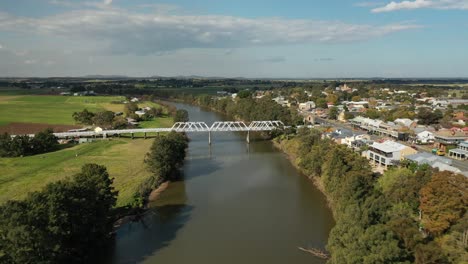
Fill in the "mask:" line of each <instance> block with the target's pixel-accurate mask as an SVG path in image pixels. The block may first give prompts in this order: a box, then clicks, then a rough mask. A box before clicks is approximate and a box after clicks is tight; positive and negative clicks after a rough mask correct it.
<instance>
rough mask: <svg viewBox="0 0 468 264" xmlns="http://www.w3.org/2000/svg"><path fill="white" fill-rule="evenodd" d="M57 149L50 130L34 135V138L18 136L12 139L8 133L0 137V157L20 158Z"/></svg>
mask: <svg viewBox="0 0 468 264" xmlns="http://www.w3.org/2000/svg"><path fill="white" fill-rule="evenodd" d="M57 148H58V141H57V137H55V136H54V134H53V131H52V129H46V130H44V131H41V132H39V133H36V134H35V135H34V137H30V136H28V135H18V136H15V137H12V136H11V135H10V134H8V133H4V134H2V135H0V157H21V156H30V155H35V154H41V153H46V152H50V151H53V150H56V149H57Z"/></svg>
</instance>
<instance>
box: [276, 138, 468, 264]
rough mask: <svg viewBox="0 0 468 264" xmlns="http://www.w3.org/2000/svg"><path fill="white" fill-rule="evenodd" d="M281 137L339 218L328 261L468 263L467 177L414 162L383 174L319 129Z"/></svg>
mask: <svg viewBox="0 0 468 264" xmlns="http://www.w3.org/2000/svg"><path fill="white" fill-rule="evenodd" d="M275 145H276V146H278V147H279V148H280V149H281V150H282V151H284V152H285V153H287V154H288V155H289V157H290V159H291V161H292V163H294V164H295V165H296V166H297V167H298V168H299V169H301V170H302V171H303V172H304V173H306V174H307V175H308V176H309V177H311V178H312V179H314V181H315V182H316V183H317V185H318V186H319V188H320V189H321V190H322V191H323V192H324V193H325V194H326V196H327V198H328V200H329V203H330V205H331V208H332V211H333V214H334V216H335V220H336V225H335V227H334V228H333V229H332V231H331V233H330V237H329V240H328V244H327V249H328V251H329V252H330V255H331V257H330V259H329V261H328V263H333V264H343V263H369V264H370V263H418V264H423V263H467V261H468V253H467V246H468V245H467V240H466V237H467V236H468V217H467V215H466V208H467V201H468V197H467V192H466V188H467V183H468V180H467V178H466V177H464V176H462V175H456V174H453V173H449V172H439V171H433V170H432V169H430V168H429V167H428V166H416V165H414V164H407V166H406V168H396V169H392V170H389V171H387V172H386V173H384V175H382V176H379V175H375V174H373V173H372V171H371V168H370V166H369V163H368V161H367V160H366V159H364V158H363V157H361V156H360V155H358V154H357V153H354V152H353V151H352V150H350V149H348V148H346V147H345V146H343V145H337V144H335V143H333V142H332V141H330V140H328V139H322V138H321V133H320V132H319V131H317V130H299V131H298V133H297V135H294V136H292V135H288V136H285V135H283V136H280V137H278V138H276V139H275Z"/></svg>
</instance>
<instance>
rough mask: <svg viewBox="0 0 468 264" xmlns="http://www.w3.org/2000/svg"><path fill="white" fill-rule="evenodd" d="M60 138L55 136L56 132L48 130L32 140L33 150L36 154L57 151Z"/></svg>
mask: <svg viewBox="0 0 468 264" xmlns="http://www.w3.org/2000/svg"><path fill="white" fill-rule="evenodd" d="M57 140H58V138H57V137H56V136H55V135H54V131H52V129H50V128H48V129H46V130H44V131H41V132H39V133H37V134H36V135H34V138H32V139H31V148H32V151H33V152H34V153H46V152H50V151H53V150H55V149H57V147H58V145H59V144H58V141H57Z"/></svg>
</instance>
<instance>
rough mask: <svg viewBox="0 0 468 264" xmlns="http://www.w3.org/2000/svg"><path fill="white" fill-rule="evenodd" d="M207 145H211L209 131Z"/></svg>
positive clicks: (209, 132)
mask: <svg viewBox="0 0 468 264" xmlns="http://www.w3.org/2000/svg"><path fill="white" fill-rule="evenodd" d="M208 145H211V131H208Z"/></svg>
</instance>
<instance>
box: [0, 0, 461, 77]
mask: <svg viewBox="0 0 468 264" xmlns="http://www.w3.org/2000/svg"><path fill="white" fill-rule="evenodd" d="M85 75H125V76H133V77H149V76H181V75H184V76H189V75H198V76H206V77H213V76H216V77H247V78H363V77H366V78H371V77H385V78H408V77H420V78H423V77H430V78H442V77H444V78H445V77H468V0H407V1H399V0H397V1H387V0H382V1H381V0H375V1H371V0H368V1H365V0H364V1H360V0H339V1H338V0H322V1H318V0H288V1H284V0H228V1H226V0H171V1H169V0H166V1H159V0H83V1H79V0H0V76H3V77H33V76H34V77H63V76H85Z"/></svg>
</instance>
